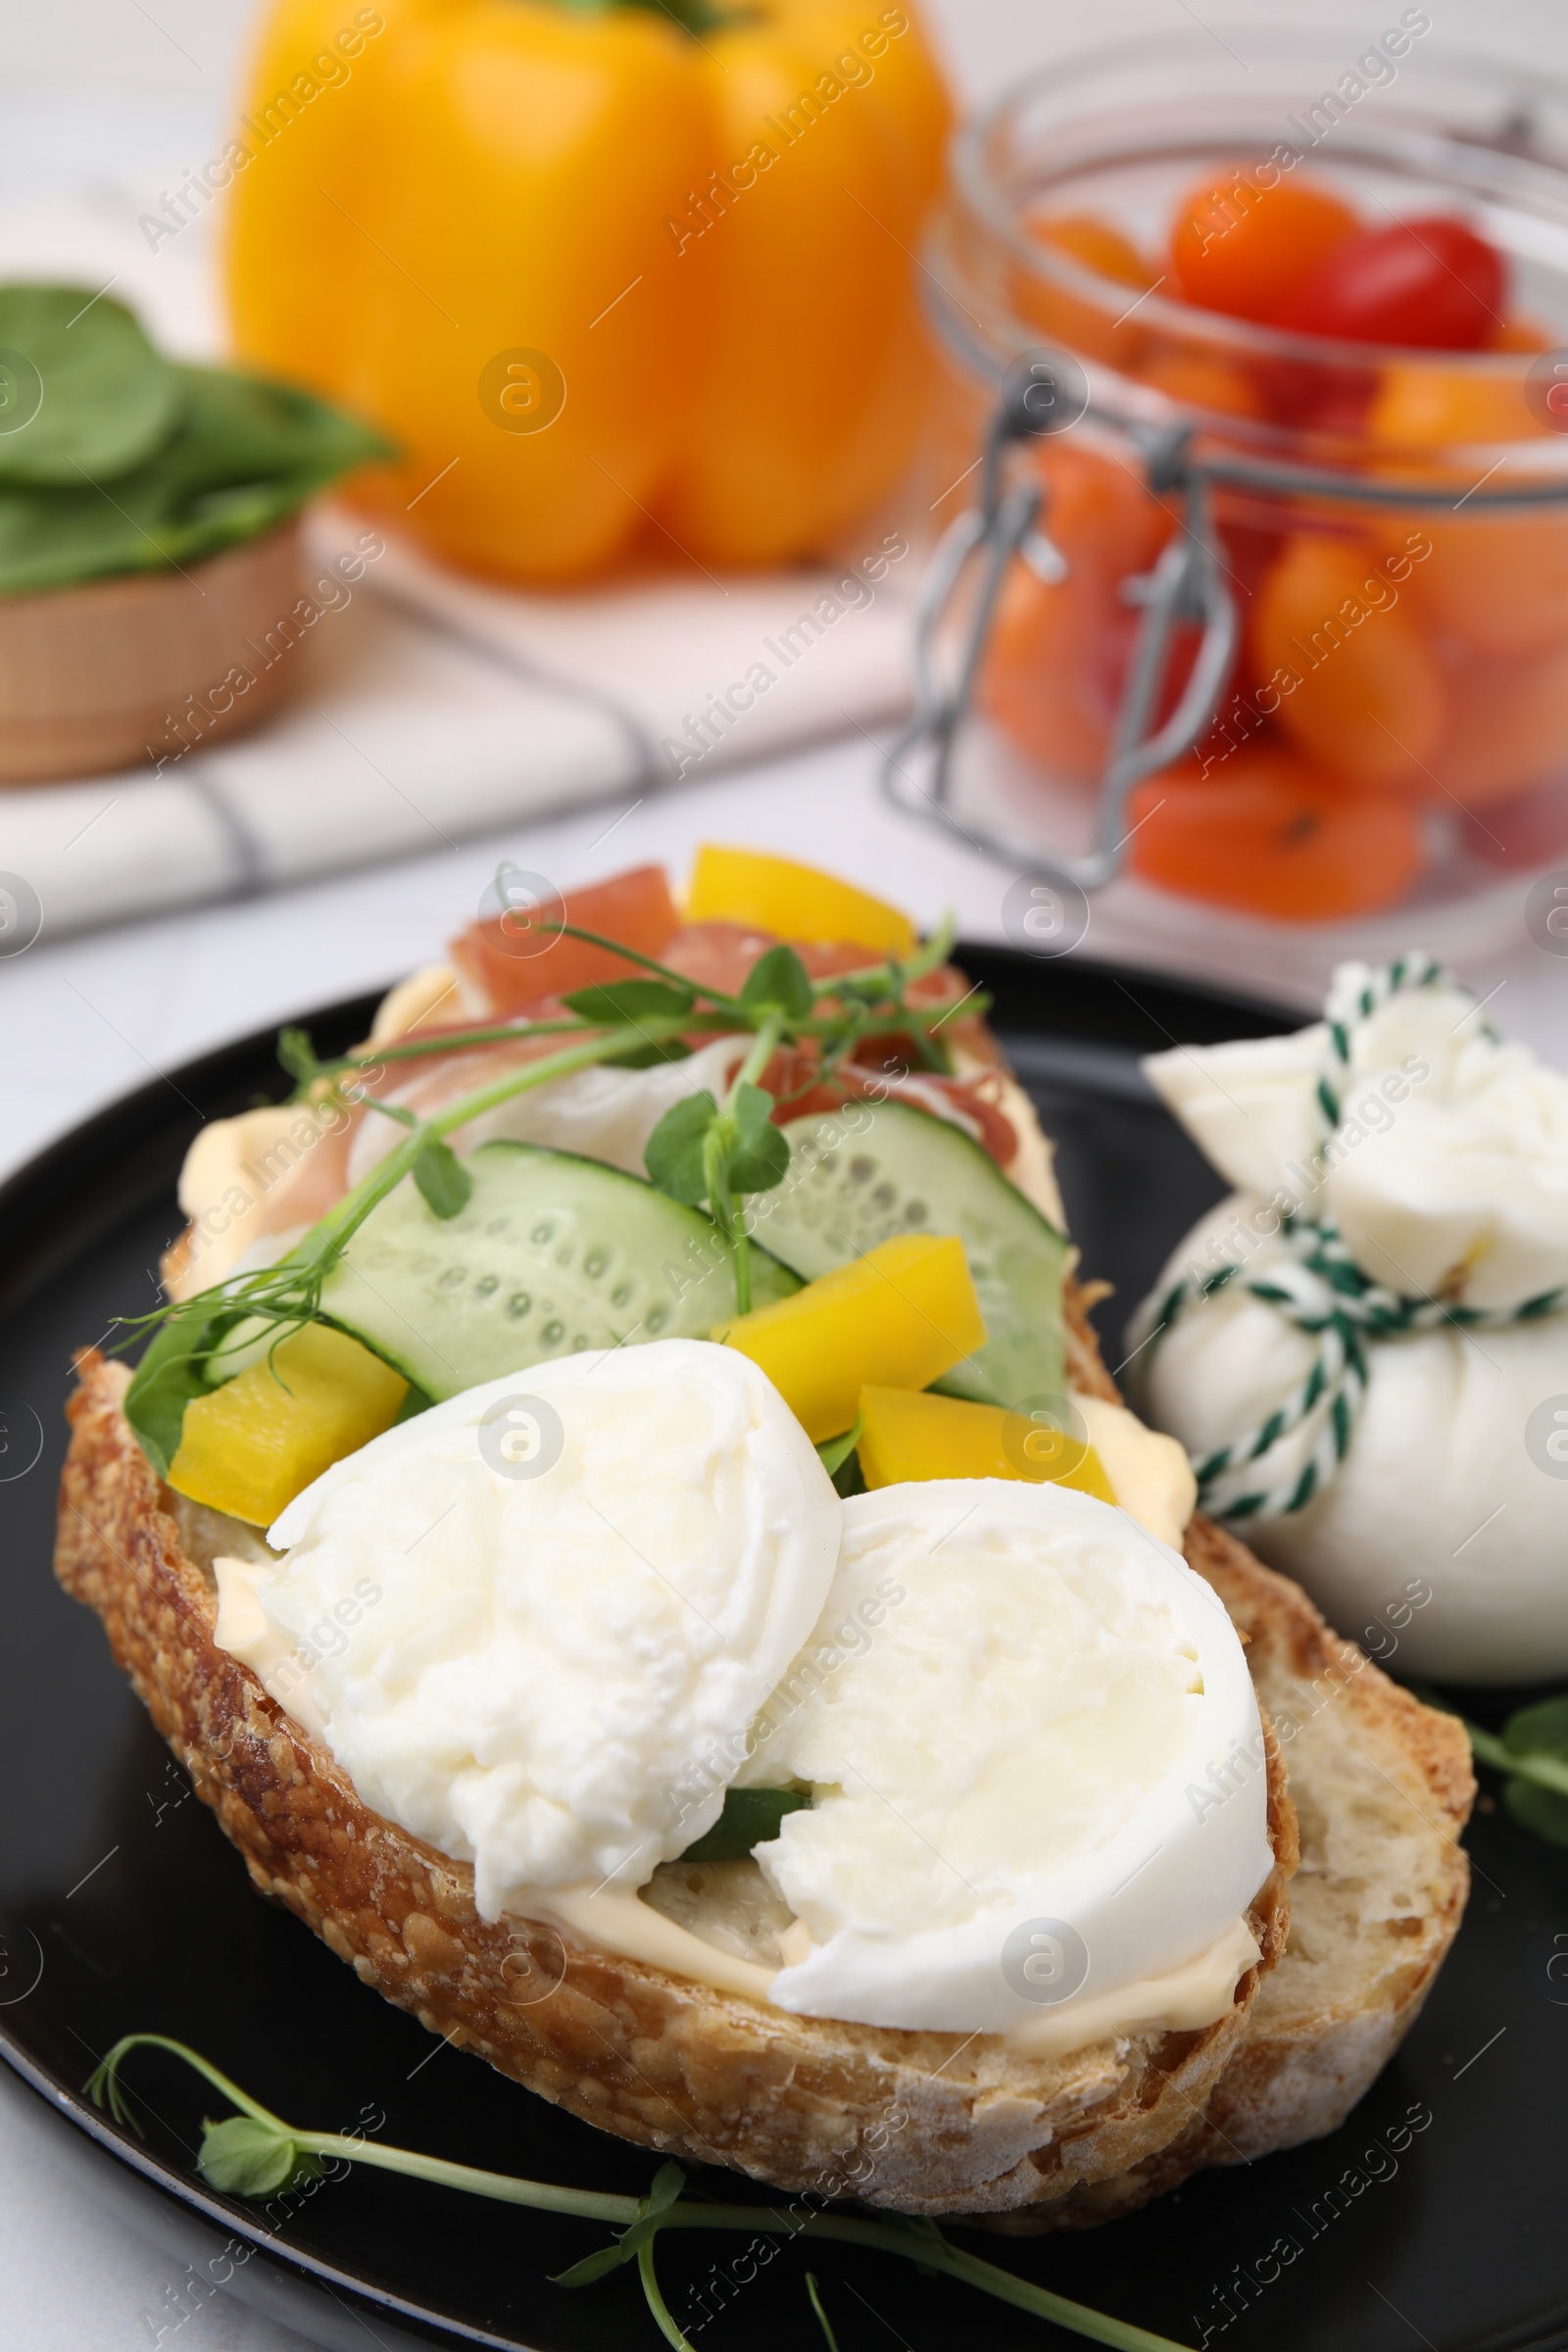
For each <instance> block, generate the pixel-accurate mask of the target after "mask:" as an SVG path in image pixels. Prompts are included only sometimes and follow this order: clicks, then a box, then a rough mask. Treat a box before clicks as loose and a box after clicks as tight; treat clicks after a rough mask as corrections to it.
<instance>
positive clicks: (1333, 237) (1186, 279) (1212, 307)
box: [1170, 169, 1358, 322]
mask: <svg viewBox="0 0 1568 2352" xmlns="http://www.w3.org/2000/svg"><path fill="white" fill-rule="evenodd" d="M1357 226H1358V223H1357V221H1356V217H1355V215H1354V213H1352V212H1351V210H1350V208H1349V206H1348V204H1343V203H1342V202H1341V201H1340V199H1339V197H1337V196H1331V195H1330V194H1329V192H1328V190H1327V189H1326V188H1323V187H1317V186H1314V185H1313V184H1312V183H1311V181H1309V180H1295V179H1281V180H1280V181H1278V182H1277V184H1276V185H1275V186H1274V187H1272V188H1258V187H1255V186H1254V185H1253V184H1252V183H1251V182H1250V180H1249V179H1248V177H1247V176H1246V173H1245V172H1243V171H1241V170H1240V169H1233V170H1232V171H1231V172H1222V173H1220V174H1218V175H1217V176H1216V177H1215V178H1214V179H1212V180H1201V181H1200V182H1199V184H1198V185H1197V186H1196V187H1194V188H1190V189H1189V190H1188V193H1187V195H1186V197H1185V198H1184V199H1183V201H1182V203H1181V205H1180V207H1179V208H1178V211H1177V216H1176V226H1175V229H1174V231H1173V232H1172V235H1171V241H1170V266H1171V269H1172V270H1174V272H1175V275H1176V279H1177V282H1178V284H1179V285H1180V287H1181V290H1182V292H1183V294H1185V296H1186V297H1187V300H1188V301H1189V302H1191V303H1196V304H1197V306H1198V308H1199V309H1200V310H1203V311H1224V312H1225V313H1227V314H1228V316H1230V317H1231V318H1233V319H1259V320H1263V321H1265V322H1266V321H1268V320H1271V319H1275V318H1276V317H1277V316H1278V314H1279V310H1280V307H1281V305H1282V304H1284V303H1287V302H1289V300H1290V298H1291V296H1292V295H1293V294H1294V293H1295V291H1296V289H1297V287H1298V286H1299V285H1302V284H1304V283H1305V282H1306V280H1307V279H1308V278H1310V277H1311V276H1312V275H1313V273H1314V272H1315V271H1316V270H1318V268H1319V267H1320V266H1322V265H1323V264H1324V263H1325V262H1326V260H1327V258H1328V256H1329V255H1331V254H1332V253H1333V252H1334V251H1335V250H1336V248H1338V247H1339V246H1341V245H1343V244H1345V243H1346V242H1347V240H1348V238H1350V237H1353V236H1354V235H1355V234H1356V230H1357Z"/></svg>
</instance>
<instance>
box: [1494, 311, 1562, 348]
mask: <svg viewBox="0 0 1568 2352" xmlns="http://www.w3.org/2000/svg"><path fill="white" fill-rule="evenodd" d="M1556 347H1557V338H1556V336H1555V335H1553V334H1548V333H1547V331H1546V329H1545V328H1544V326H1542V325H1541V324H1540V323H1539V321H1538V320H1536V319H1503V320H1502V321H1501V322H1500V324H1498V325H1496V326H1495V327H1494V328H1493V330H1492V332H1491V334H1490V335H1489V336H1488V337H1487V340H1486V343H1485V345H1484V349H1486V350H1487V351H1533V352H1541V351H1554V350H1555V349H1556Z"/></svg>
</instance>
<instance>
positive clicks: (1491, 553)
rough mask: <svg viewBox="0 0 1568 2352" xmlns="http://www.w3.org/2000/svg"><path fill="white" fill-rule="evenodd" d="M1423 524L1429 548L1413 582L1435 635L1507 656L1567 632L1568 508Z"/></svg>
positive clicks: (1537, 648) (1533, 650)
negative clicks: (1559, 510) (1557, 510)
mask: <svg viewBox="0 0 1568 2352" xmlns="http://www.w3.org/2000/svg"><path fill="white" fill-rule="evenodd" d="M1421 530H1422V533H1423V535H1424V536H1425V538H1426V540H1427V541H1428V543H1429V544H1430V546H1431V549H1432V553H1431V555H1430V556H1428V557H1427V558H1426V559H1425V561H1424V562H1422V563H1420V564H1416V565H1415V566H1414V568H1413V570H1412V571H1411V573H1410V577H1409V582H1408V588H1409V595H1410V600H1411V603H1412V605H1413V607H1414V608H1415V610H1416V611H1418V612H1419V613H1421V615H1422V617H1423V619H1425V620H1426V621H1428V622H1429V623H1430V625H1431V627H1432V629H1433V631H1434V633H1435V634H1437V635H1439V636H1443V637H1452V638H1454V639H1456V640H1457V641H1458V646H1459V648H1460V649H1461V650H1469V651H1473V652H1475V653H1482V654H1496V655H1500V656H1502V657H1503V658H1504V659H1505V660H1506V659H1514V658H1517V657H1519V656H1522V655H1525V656H1528V655H1532V654H1538V653H1544V651H1545V649H1546V648H1547V647H1548V646H1557V647H1559V648H1560V647H1561V646H1562V644H1563V643H1564V641H1565V639H1568V515H1562V514H1560V513H1557V512H1555V511H1554V510H1553V509H1551V508H1549V507H1548V508H1546V509H1545V510H1544V512H1537V513H1536V514H1533V515H1532V514H1528V513H1520V514H1514V515H1496V516H1492V515H1476V516H1475V517H1474V518H1473V519H1471V518H1469V517H1467V516H1464V515H1460V516H1457V517H1455V518H1454V519H1452V520H1449V519H1447V518H1445V519H1444V520H1443V521H1442V522H1436V521H1432V520H1430V519H1428V518H1427V517H1425V516H1423V518H1422V522H1421ZM1559 659H1560V656H1559Z"/></svg>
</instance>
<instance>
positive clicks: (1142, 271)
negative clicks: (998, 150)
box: [1024, 213, 1159, 288]
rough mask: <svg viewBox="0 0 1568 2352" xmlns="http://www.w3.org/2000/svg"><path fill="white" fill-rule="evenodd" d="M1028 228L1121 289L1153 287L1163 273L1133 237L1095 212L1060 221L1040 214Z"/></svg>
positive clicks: (1065, 216) (1030, 220) (1067, 216)
mask: <svg viewBox="0 0 1568 2352" xmlns="http://www.w3.org/2000/svg"><path fill="white" fill-rule="evenodd" d="M1024 226H1025V228H1026V229H1027V230H1028V232H1029V234H1030V236H1032V237H1035V238H1037V239H1038V240H1039V242H1040V243H1041V244H1042V245H1054V246H1055V247H1056V248H1057V250H1058V252H1061V253H1065V254H1067V255H1069V256H1070V258H1071V259H1072V260H1073V261H1075V262H1081V263H1082V264H1083V266H1084V268H1085V269H1086V270H1093V271H1094V273H1095V275H1096V276H1097V277H1109V278H1114V280H1115V282H1116V284H1117V285H1118V286H1136V287H1139V288H1143V287H1146V286H1152V284H1153V282H1154V280H1155V278H1156V277H1157V276H1158V274H1159V272H1158V271H1157V270H1153V269H1152V268H1151V267H1150V264H1149V262H1148V261H1147V259H1146V258H1145V256H1144V255H1143V254H1141V253H1140V252H1139V250H1138V248H1137V246H1136V245H1135V244H1134V243H1133V241H1132V239H1131V238H1130V237H1124V236H1123V235H1122V232H1121V230H1120V229H1119V228H1113V227H1112V225H1111V223H1110V222H1109V221H1101V220H1099V219H1097V217H1096V216H1095V215H1094V214H1093V213H1064V214H1062V215H1061V216H1060V217H1059V218H1056V219H1053V218H1052V216H1051V215H1050V214H1046V215H1044V216H1042V215H1041V214H1038V213H1036V214H1032V215H1030V216H1029V218H1028V219H1027V220H1026V221H1025V222H1024Z"/></svg>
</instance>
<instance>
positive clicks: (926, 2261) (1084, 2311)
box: [86, 2034, 1183, 2352]
mask: <svg viewBox="0 0 1568 2352" xmlns="http://www.w3.org/2000/svg"><path fill="white" fill-rule="evenodd" d="M139 2049H157V2050H165V2051H168V2052H169V2053H170V2054H171V2055H172V2056H173V2057H175V2058H178V2059H180V2060H181V2061H182V2062H183V2063H184V2064H185V2065H186V2066H189V2067H193V2068H194V2069H195V2071H196V2072H197V2074H199V2075H200V2076H201V2077H202V2078H203V2079H204V2081H206V2082H209V2083H211V2085H212V2087H213V2088H214V2089H215V2090H217V2091H219V2092H221V2095H222V2096H223V2097H224V2098H225V2099H226V2100H227V2101H228V2103H229V2105H230V2106H231V2107H234V2108H237V2109H238V2111H239V2112H238V2114H237V2115H233V2116H228V2117H225V2118H224V2119H223V2120H222V2121H221V2122H219V2123H211V2122H210V2123H208V2124H207V2125H206V2127H205V2129H204V2132H203V2137H202V2144H201V2150H200V2153H199V2155H198V2157H197V2164H198V2166H199V2168H200V2171H201V2174H202V2177H203V2179H204V2180H206V2181H207V2183H208V2185H209V2187H212V2188H215V2189H217V2190H218V2191H219V2192H220V2193H221V2194H222V2195H228V2196H239V2197H266V2196H270V2195H273V2194H274V2193H275V2192H276V2191H277V2190H278V2189H280V2188H287V2187H290V2186H292V2185H293V2184H294V2183H295V2182H296V2181H299V2180H304V2179H307V2178H309V2177H310V2176H311V2173H312V2171H313V2170H314V2171H316V2172H319V2169H320V2167H321V2166H322V2165H323V2164H326V2163H330V2162H333V2161H336V2162H338V2163H349V2164H364V2165H368V2166H371V2167H372V2168H374V2169H376V2170H378V2171H381V2172H387V2173H402V2174H405V2175H407V2176H410V2177H411V2178H413V2179H414V2180H428V2181H431V2182H433V2183H434V2184H435V2185H437V2186H438V2187H442V2188H452V2189H458V2190H462V2191H464V2192H466V2194H468V2195H469V2196H476V2197H489V2198H493V2199H494V2200H496V2201H497V2202H498V2203H500V2204H504V2205H523V2206H528V2207H530V2208H531V2209H532V2210H533V2211H534V2212H536V2213H560V2214H570V2215H572V2216H574V2217H576V2218H577V2219H578V2220H581V2221H588V2222H607V2223H609V2224H610V2225H611V2227H612V2228H613V2229H617V2230H618V2232H619V2234H618V2235H617V2236H616V2237H614V2238H613V2239H612V2241H611V2242H610V2244H609V2245H605V2246H600V2247H599V2248H598V2249H597V2250H596V2251H595V2252H593V2253H591V2254H588V2255H585V2256H584V2258H583V2259H582V2261H581V2262H576V2263H573V2264H572V2265H571V2267H570V2269H569V2270H566V2271H563V2272H562V2273H561V2274H560V2275H559V2277H558V2278H555V2279H554V2280H553V2282H552V2283H553V2284H555V2285H557V2286H566V2287H578V2286H591V2285H592V2284H593V2283H594V2281H595V2280H596V2279H599V2278H608V2277H609V2276H610V2274H611V2273H612V2272H613V2271H616V2270H618V2269H620V2267H621V2266H622V2264H624V2263H628V2262H635V2263H636V2265H637V2270H638V2275H639V2277H640V2278H641V2280H642V2286H643V2292H644V2294H645V2296H646V2297H647V2300H648V2307H649V2310H650V2312H651V2313H652V2315H653V2317H654V2319H655V2321H656V2323H657V2324H658V2327H659V2329H660V2332H661V2333H662V2336H663V2338H664V2340H665V2342H666V2343H668V2344H671V2345H673V2346H674V2347H675V2352H693V2347H692V2343H691V2339H690V2338H689V2337H688V2336H687V2335H685V2334H684V2333H683V2332H682V2330H681V2328H680V2327H679V2325H678V2323H677V2322H676V2320H675V2319H674V2317H673V2315H672V2314H671V2312H670V2310H669V2307H668V2305H667V2304H666V2303H665V2301H664V2298H663V2296H662V2294H661V2292H660V2289H659V2281H658V2278H657V2277H656V2276H655V2271H654V2247H655V2241H656V2239H657V2238H658V2237H659V2236H660V2235H661V2234H662V2232H663V2231H664V2230H666V2229H739V2230H745V2231H747V2232H749V2233H750V2234H752V2235H753V2236H756V2235H758V2234H759V2233H760V2232H762V2231H771V2230H777V2231H779V2232H780V2233H782V2234H784V2235H786V2236H788V2237H792V2238H793V2237H811V2238H818V2239H823V2240H826V2241H828V2242H830V2243H833V2244H836V2245H846V2246H861V2247H866V2248H868V2249H869V2250H870V2251H871V2252H873V2253H878V2254H888V2255H891V2256H893V2257H894V2258H895V2259H896V2260H898V2261H902V2262H913V2263H916V2264H917V2265H918V2266H919V2267H920V2268H921V2270H923V2271H925V2272H931V2273H935V2274H937V2275H938V2276H940V2277H942V2278H953V2279H956V2280H957V2281H958V2282H959V2283H960V2284H962V2285H965V2286H972V2287H976V2288H978V2289H979V2291H980V2292H981V2293H982V2294H987V2295H994V2296H995V2297H996V2298H997V2300H998V2301H999V2302H1003V2303H1010V2304H1012V2305H1013V2307H1014V2308H1015V2309H1016V2310H1019V2311H1025V2312H1028V2313H1029V2314H1030V2315H1031V2317H1033V2318H1035V2319H1040V2320H1047V2321H1049V2322H1050V2323H1051V2324H1052V2325H1053V2326H1054V2327H1064V2328H1066V2329H1068V2330H1069V2331H1070V2332H1071V2333H1073V2334H1075V2335H1082V2336H1086V2337H1088V2338H1089V2340H1090V2341H1091V2342H1093V2343H1097V2344H1109V2345H1112V2346H1115V2347H1116V2348H1117V2352H1183V2347H1182V2346H1180V2345H1178V2344H1175V2343H1173V2342H1172V2341H1171V2339H1170V2338H1169V2337H1168V2336H1163V2335H1152V2334H1151V2333H1150V2332H1149V2330H1148V2329H1147V2328H1144V2327H1132V2326H1131V2325H1130V2324H1129V2323H1128V2322H1127V2321H1125V2320H1115V2319H1111V2318H1109V2317H1107V2316H1106V2314H1105V2313H1104V2312H1100V2311H1091V2310H1090V2309H1089V2308H1088V2306H1087V2305H1086V2304H1083V2303H1073V2302H1070V2301H1069V2300H1068V2299H1067V2297H1066V2296H1065V2295H1057V2294H1054V2293H1053V2292H1052V2291H1051V2289H1050V2288H1049V2287H1044V2286H1036V2285H1035V2284H1034V2283H1033V2281H1032V2280H1030V2279H1027V2278H1018V2277H1016V2276H1015V2275H1014V2273H1013V2272H1011V2271H1005V2270H1003V2269H1002V2268H1001V2267H1000V2266H999V2265H998V2264H996V2263H993V2262H986V2261H985V2260H983V2258H982V2257H981V2256H979V2255H978V2254H971V2253H970V2252H969V2251H968V2249H967V2248H966V2247H963V2246H956V2245H954V2244H953V2243H952V2242H951V2240H949V2239H948V2238H946V2237H945V2236H944V2235H943V2233H942V2231H941V2230H940V2229H938V2227H937V2225H936V2223H935V2222H932V2221H923V2220H920V2221H917V2220H911V2219H907V2218H903V2217H890V2218H887V2219H880V2220H873V2219H872V2218H871V2217H870V2216H869V2215H864V2214H859V2213H856V2212H851V2211H844V2210H833V2211H819V2212H815V2213H809V2214H808V2215H807V2216H806V2218H805V2219H804V2220H802V2218H801V2216H800V2215H799V2214H798V2213H796V2212H794V2211H782V2210H777V2209H775V2208H774V2207H771V2206H768V2205H721V2204H718V2203H713V2204H709V2203H707V2202H706V2201H704V2200H703V2199H702V2198H701V2197H699V2196H695V2195H694V2196H688V2194H687V2193H686V2189H687V2182H686V2175H685V2173H684V2172H683V2171H682V2169H681V2167H680V2166H679V2165H678V2164H670V2163H666V2164H662V2165H661V2166H660V2168H659V2170H658V2171H657V2172H656V2173H655V2175H654V2178H653V2181H652V2183H651V2185H650V2187H649V2191H648V2194H647V2195H646V2196H642V2197H624V2196H613V2195H610V2194H608V2193H607V2192H605V2191H603V2190H598V2189H588V2188H561V2187H558V2186H556V2185H555V2183H554V2182H551V2181H546V2180H518V2179H515V2177H514V2176H513V2175H511V2174H509V2173H487V2172H481V2171H479V2170H478V2169H477V2168H476V2167H475V2166H472V2165H466V2164H453V2163H450V2162H448V2161H447V2160H446V2159H445V2158H443V2157H439V2156H421V2155H419V2154H417V2152H416V2151H414V2150H413V2149H410V2148H391V2147H385V2146H383V2145H381V2144H380V2142H378V2141H371V2140H365V2139H350V2138H345V2137H342V2136H340V2135H339V2134H338V2133H337V2132H334V2131H302V2130H300V2129H299V2127H298V2126H296V2125H294V2124H290V2123H285V2122H284V2120H283V2118H282V2117H281V2116H277V2115H273V2114H272V2112H271V2110H270V2108H267V2107H264V2106H262V2105H261V2103H260V2101H259V2100H256V2099H253V2098H252V2097H251V2096H250V2094H249V2092H248V2091H244V2090H241V2088H240V2087H239V2085H238V2083H237V2082H230V2081H229V2079H228V2077H227V2076H226V2075H223V2074H221V2073H220V2072H219V2070H218V2068H217V2067H216V2066H214V2065H212V2064H211V2063H210V2062H209V2061H208V2060H207V2059H205V2058H203V2057H202V2056H201V2055H200V2054H199V2052H197V2051H195V2050H193V2049H190V2048H188V2047H187V2045H186V2044H185V2043H184V2042H182V2041H174V2040H172V2039H171V2038H170V2036H169V2035H168V2034H125V2035H124V2036H123V2039H122V2040H120V2041H117V2042H116V2044H115V2046H114V2048H113V2049H112V2050H111V2051H110V2052H109V2055H108V2056H107V2058H105V2059H104V2061H103V2063H102V2064H101V2065H100V2066H99V2067H98V2068H97V2069H96V2070H95V2071H94V2073H93V2074H92V2075H91V2076H90V2077H89V2079H88V2082H87V2085H86V2088H87V2091H88V2094H89V2096H90V2097H91V2098H92V2100H93V2103H94V2104H95V2105H96V2106H98V2107H103V2106H106V2105H107V2106H108V2108H109V2110H110V2112H111V2113H112V2114H113V2116H114V2117H115V2120H116V2122H117V2123H119V2124H121V2125H123V2127H125V2128H126V2129H128V2130H132V2131H136V2130H139V2127H138V2126H137V2124H136V2120H135V2116H134V2114H133V2113H132V2111H131V2108H130V2106H129V2102H128V2100H127V2098H126V2096H125V2092H124V2087H123V2083H122V2082H121V2071H122V2069H123V2066H124V2063H125V2060H126V2059H127V2058H128V2057H129V2056H130V2054H131V2052H132V2051H133V2050H139ZM813 2303H814V2304H815V2305H816V2308H817V2309H818V2312H820V2305H819V2302H817V2299H816V2298H814V2297H813ZM824 2326H825V2322H824Z"/></svg>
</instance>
